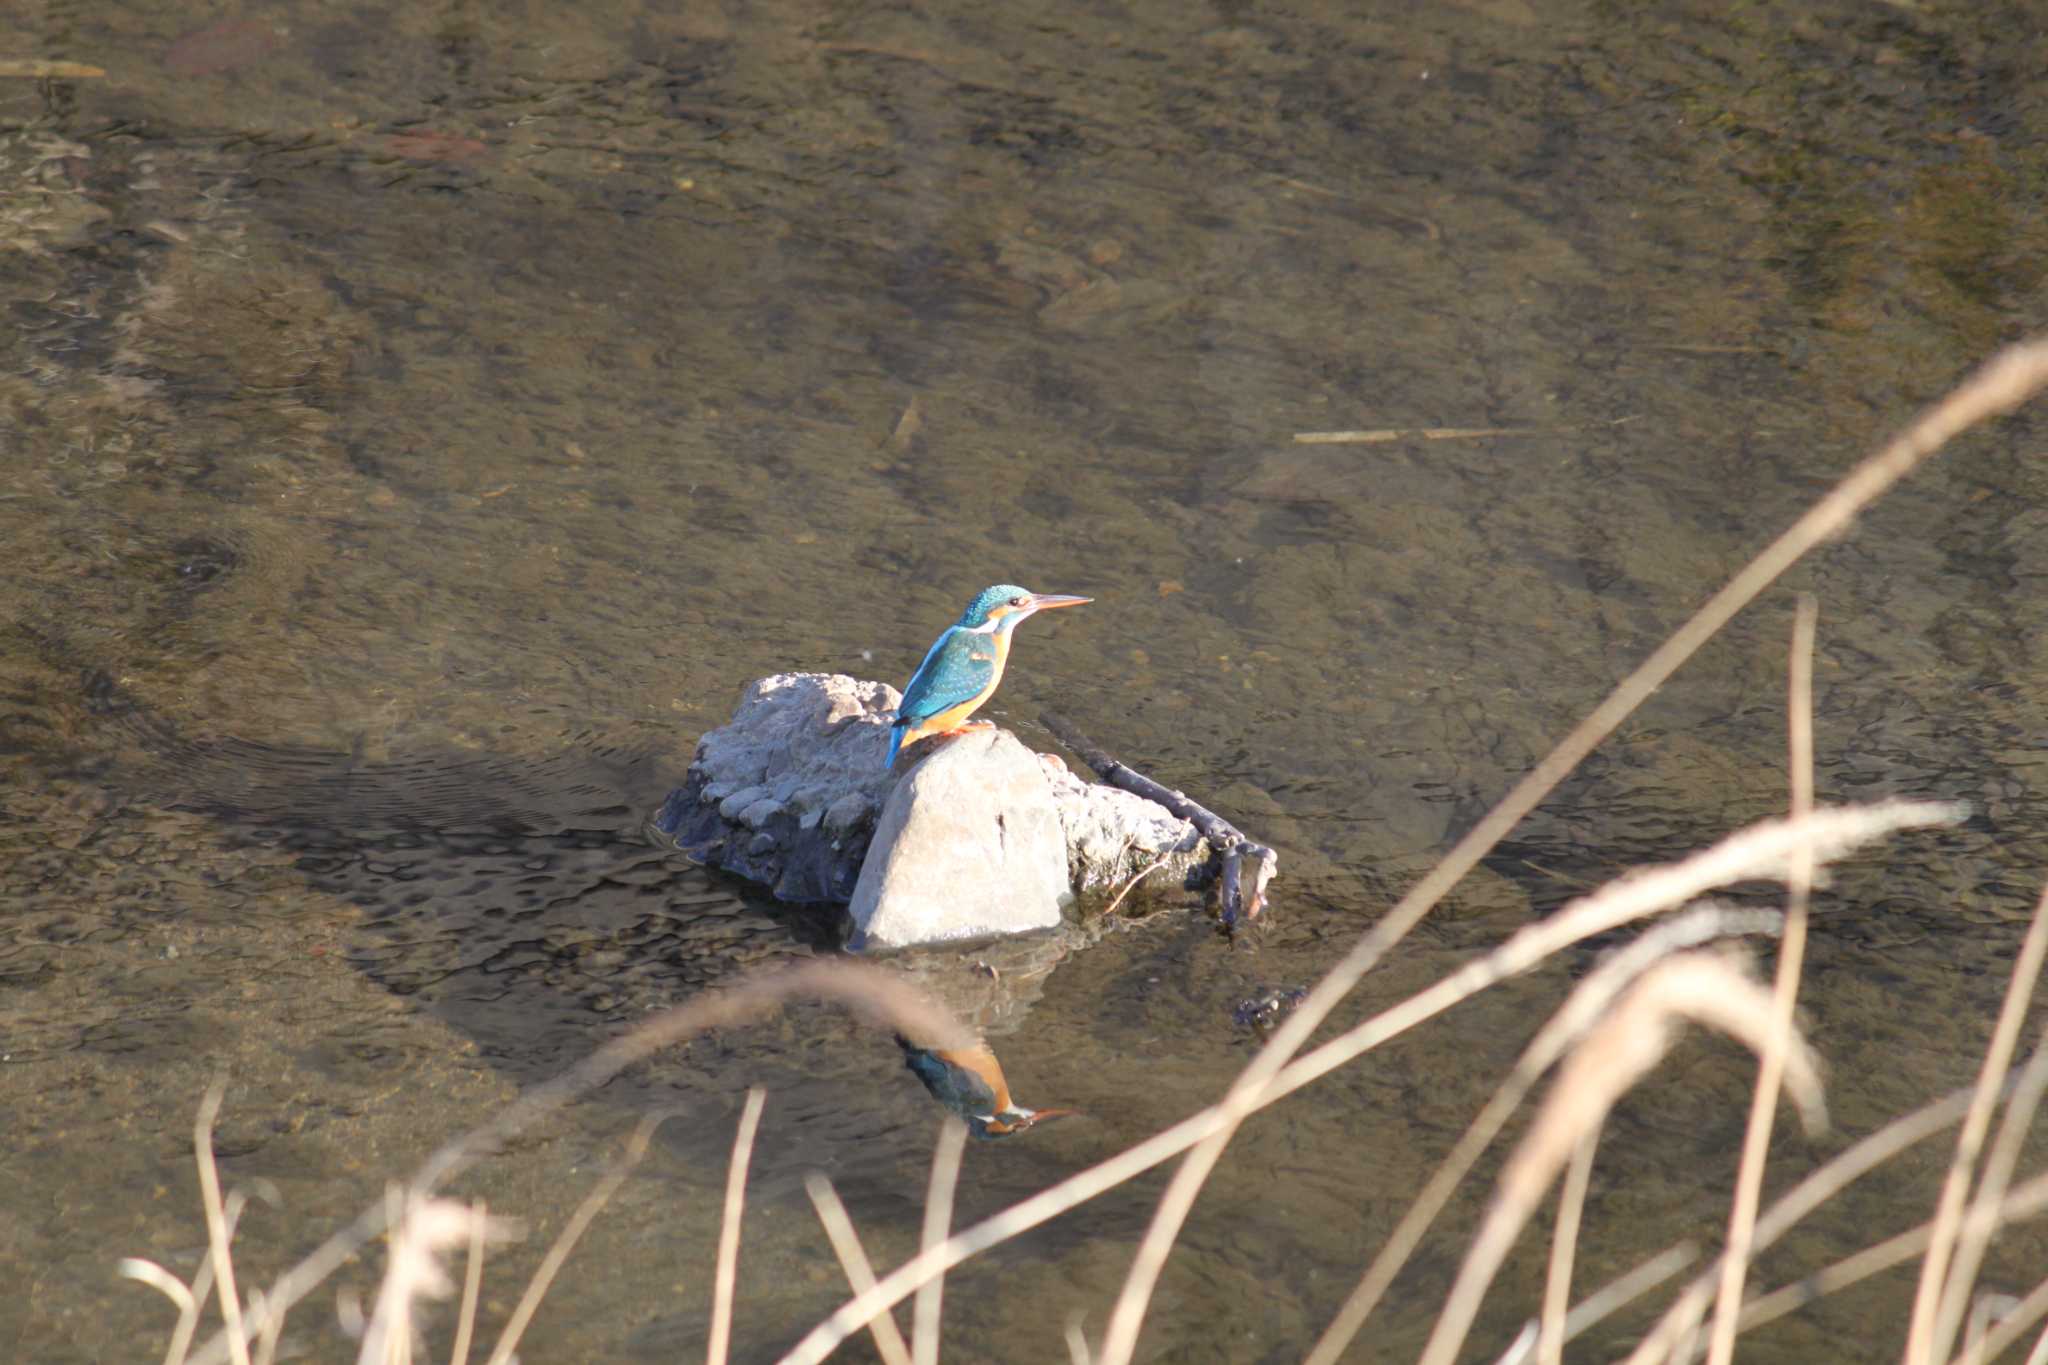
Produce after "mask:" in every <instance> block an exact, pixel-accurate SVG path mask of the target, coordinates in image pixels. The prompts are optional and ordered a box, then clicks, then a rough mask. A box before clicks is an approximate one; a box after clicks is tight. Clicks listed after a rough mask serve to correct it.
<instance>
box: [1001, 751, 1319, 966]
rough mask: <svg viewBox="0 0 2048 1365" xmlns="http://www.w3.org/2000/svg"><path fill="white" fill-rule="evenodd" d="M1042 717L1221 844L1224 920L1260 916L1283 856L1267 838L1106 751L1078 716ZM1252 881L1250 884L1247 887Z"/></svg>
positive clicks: (1109, 778)
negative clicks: (1258, 839)
mask: <svg viewBox="0 0 2048 1365" xmlns="http://www.w3.org/2000/svg"><path fill="white" fill-rule="evenodd" d="M1039 721H1040V722H1041V723H1042V724H1043V725H1044V726H1045V728H1046V729H1048V730H1050V731H1052V733H1053V738H1055V739H1057V740H1059V742H1060V743H1062V744H1064V745H1066V746H1067V747H1068V748H1069V749H1072V750H1073V751H1074V752H1075V753H1076V754H1078V755H1079V756H1080V759H1081V761H1082V762H1083V763H1086V764H1087V765H1088V766H1089V767H1091V768H1093V769H1095V773H1096V775H1097V776H1098V777H1100V778H1101V779H1102V780H1103V781H1104V782H1107V783H1108V784H1109V785H1110V786H1112V787H1117V788H1120V789H1122V790H1124V791H1127V792H1129V793H1131V794H1132V795H1133V796H1142V797H1144V798H1145V799H1146V800H1147V801H1153V802H1157V803H1158V804H1159V805H1162V806H1164V807H1166V809H1167V810H1169V811H1171V812H1172V813H1173V814H1175V815H1177V816H1179V817H1180V818H1181V819H1183V820H1185V821H1187V822H1188V823H1189V824H1191V825H1193V826H1194V827H1195V830H1196V832H1197V833H1199V834H1200V835H1201V836H1202V837H1203V838H1204V839H1207V840H1208V841H1209V847H1210V848H1212V849H1214V850H1216V853H1217V855H1218V856H1219V857H1220V858H1221V859H1222V861H1223V867H1222V873H1221V878H1220V881H1219V886H1220V888H1221V889H1220V894H1219V900H1220V902H1221V904H1222V907H1223V923H1224V924H1225V925H1228V926H1232V927H1234V926H1235V925H1236V924H1237V921H1238V918H1239V917H1240V916H1242V917H1243V918H1245V919H1257V918H1258V917H1259V914H1260V912H1261V911H1263V910H1264V909H1265V908H1266V883H1268V882H1270V881H1272V880H1273V875H1274V873H1276V872H1278V871H1279V870H1280V859H1279V857H1278V855H1276V854H1275V853H1274V852H1273V850H1272V849H1270V848H1267V847H1266V846H1265V845H1264V844H1259V843H1254V842H1252V841H1251V840H1250V839H1248V838H1246V837H1245V833H1244V831H1243V830H1241V829H1239V828H1238V827H1237V826H1236V825H1233V824H1231V823H1230V822H1229V821H1228V820H1226V819H1224V818H1223V817H1222V816H1220V815H1218V814H1217V813H1216V812H1215V811H1212V810H1210V809H1209V808H1208V807H1207V806H1204V805H1202V804H1201V803H1200V802H1198V801H1196V800H1194V799H1193V798H1192V797H1190V796H1189V795H1188V794H1187V793H1186V792H1183V791H1176V790H1175V789H1173V788H1172V787H1169V786H1166V785H1165V784H1164V783H1161V782H1156V781H1154V780H1153V779H1151V778H1149V777H1147V776H1145V774H1143V773H1141V772H1139V771H1138V770H1137V769H1135V768H1133V767H1131V766H1130V765H1129V764H1126V763H1120V762H1118V761H1117V760H1116V759H1114V758H1112V757H1110V756H1109V754H1108V753H1107V752H1105V751H1104V750H1102V749H1099V748H1097V747H1096V746H1095V745H1094V744H1093V743H1092V742H1090V740H1089V739H1088V737H1087V736H1086V735H1083V734H1082V733H1081V732H1080V731H1079V730H1077V729H1075V728H1074V725H1073V722H1072V721H1069V720H1068V719H1067V718H1066V717H1064V716H1061V715H1058V714H1056V713H1055V712H1051V711H1045V712H1041V713H1040V715H1039ZM1248 858H1249V859H1251V860H1252V862H1253V864H1254V868H1253V871H1252V873H1251V875H1250V876H1249V877H1247V876H1246V875H1245V873H1244V871H1243V864H1244V861H1245V860H1246V859H1248ZM1247 883H1249V886H1250V889H1249V890H1247V889H1246V885H1247Z"/></svg>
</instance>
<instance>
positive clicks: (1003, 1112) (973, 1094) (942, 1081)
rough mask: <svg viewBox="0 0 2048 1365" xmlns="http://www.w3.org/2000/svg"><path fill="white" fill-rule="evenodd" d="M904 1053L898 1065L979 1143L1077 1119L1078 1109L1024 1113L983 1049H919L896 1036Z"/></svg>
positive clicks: (993, 1057) (992, 1057) (993, 1059)
mask: <svg viewBox="0 0 2048 1365" xmlns="http://www.w3.org/2000/svg"><path fill="white" fill-rule="evenodd" d="M896 1045H897V1046H898V1047H900V1048H902V1049H903V1065H905V1066H907V1067H909V1068H910V1070H911V1072H912V1074H914V1075H915V1076H916V1077H917V1078H918V1079H919V1080H921V1081H923V1082H924V1088H925V1089H927V1090H929V1091H931V1092H932V1098H933V1099H935V1100H937V1101H938V1102H939V1103H940V1104H943V1105H944V1106H946V1108H948V1109H950V1110H952V1111H953V1112H954V1113H956V1114H958V1115H959V1116H960V1117H961V1118H963V1119H965V1120H967V1131H968V1132H970V1133H972V1134H973V1135H974V1136H976V1137H978V1138H999V1137H1008V1136H1010V1135H1011V1134H1012V1133H1021V1132H1023V1131H1024V1130H1025V1129H1026V1128H1029V1127H1031V1126H1032V1125H1033V1124H1038V1123H1044V1122H1045V1121H1046V1120H1048V1119H1057V1118H1065V1117H1067V1116H1068V1115H1070V1114H1077V1113H1079V1112H1080V1111H1079V1110H1077V1109H1026V1108H1025V1107H1024V1106H1023V1105H1021V1104H1017V1103H1015V1102H1013V1101H1012V1100H1011V1099H1010V1086H1009V1083H1008V1082H1007V1081H1005V1080H1004V1079H1003V1068H1002V1064H1001V1063H999V1062H997V1061H996V1054H995V1053H993V1052H990V1051H989V1050H988V1048H987V1046H985V1045H983V1044H980V1043H977V1044H975V1045H974V1046H973V1047H966V1048H923V1047H919V1046H917V1044H915V1043H913V1042H911V1041H910V1040H909V1039H908V1038H905V1037H904V1036H903V1035H902V1034H900V1033H899V1034H897V1035H896Z"/></svg>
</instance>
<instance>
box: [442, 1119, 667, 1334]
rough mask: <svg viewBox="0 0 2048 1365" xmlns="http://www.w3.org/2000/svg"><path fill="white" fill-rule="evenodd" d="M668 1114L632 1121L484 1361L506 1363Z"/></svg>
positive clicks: (529, 1283) (536, 1272) (545, 1257)
mask: <svg viewBox="0 0 2048 1365" xmlns="http://www.w3.org/2000/svg"><path fill="white" fill-rule="evenodd" d="M668 1117H669V1116H668V1115H667V1114H650V1115H649V1116H648V1117H646V1118H644V1119H642V1120H640V1122H639V1123H638V1124H636V1125H634V1128H633V1135H632V1136H631V1137H629V1138H627V1139H626V1150H625V1151H623V1152H621V1153H620V1154H619V1159H618V1161H616V1162H615V1163H613V1165H612V1168H611V1170H609V1171H607V1172H605V1176H604V1179H602V1180H600V1181H598V1182H597V1184H596V1186H595V1187H593V1188H592V1189H591V1191H590V1193H589V1194H587V1195H585V1196H584V1199H583V1202H582V1203H581V1204H578V1205H577V1206H576V1212H574V1213H572V1214H570V1215H569V1221H568V1222H567V1223H566V1224H564V1225H563V1227H562V1232H561V1235H560V1236H559V1237H557V1238H555V1244H554V1245H553V1246H551V1247H549V1248H548V1254H547V1255H545V1256H543V1257H541V1261H540V1268H539V1269H537V1270H535V1271H534V1272H533V1278H532V1279H531V1280H529V1281H527V1284H526V1292H525V1293H523V1294H521V1295H520V1296H519V1302H518V1304H517V1305H515V1306H514V1307H513V1309H512V1316H511V1317H510V1318H508V1319H506V1322H505V1329H504V1331H502V1332H500V1333H499V1334H498V1344H497V1345H496V1346H494V1347H492V1348H491V1354H490V1356H489V1357H488V1358H487V1360H486V1363H485V1365H508V1362H509V1361H511V1359H512V1353H513V1352H514V1351H515V1350H517V1349H518V1347H519V1338H520V1337H522V1336H524V1335H525V1334H526V1328H527V1325H528V1324H529V1323H531V1322H532V1321H533V1315H534V1312H535V1310H537V1309H538V1308H539V1307H540V1301H541V1300H542V1299H543V1298H545V1297H546V1295H547V1292H548V1287H549V1286H550V1285H552V1284H554V1282H555V1276H556V1275H557V1274H559V1273H561V1269H562V1262H564V1261H566V1260H568V1259H569V1253H570V1252H572V1251H574V1250H575V1249H576V1243H577V1242H579V1241H581V1240H582V1238H583V1233H584V1231H585V1230H586V1229H588V1228H589V1226H590V1224H591V1220H592V1219H594V1218H596V1217H597V1215H598V1214H600V1213H602V1212H603V1211H604V1206H605V1205H606V1204H609V1203H610V1202H611V1199H612V1196H613V1195H615V1194H617V1193H618V1192H619V1186H621V1185H623V1184H625V1183H626V1177H627V1176H629V1175H631V1174H632V1173H633V1168H634V1167H635V1166H638V1165H639V1164H640V1159H641V1158H642V1157H644V1156H646V1155H647V1144H648V1143H649V1142H651V1141H652V1140H653V1139H654V1130H655V1129H657V1128H659V1127H661V1125H662V1121H663V1120H664V1119H666V1118H668ZM442 1202H444V1203H445V1202H447V1201H445V1200H444V1201H442Z"/></svg>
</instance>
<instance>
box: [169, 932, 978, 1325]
mask: <svg viewBox="0 0 2048 1365" xmlns="http://www.w3.org/2000/svg"><path fill="white" fill-rule="evenodd" d="M791 999H820V1000H830V1001H835V1002H837V1003H840V1004H843V1005H846V1006H848V1007H849V1008H851V1009H852V1010H853V1011H854V1012H855V1013H856V1014H859V1015H861V1016H863V1017H865V1018H867V1019H870V1020H872V1021H873V1022H875V1023H876V1024H877V1025H879V1026H880V1027H882V1028H886V1029H891V1030H894V1031H895V1032H899V1033H904V1034H907V1035H910V1036H913V1037H919V1038H930V1039H932V1040H933V1042H934V1043H935V1044H937V1045H939V1046H948V1047H950V1046H964V1045H966V1044H967V1043H969V1042H971V1041H972V1039H973V1034H972V1033H971V1032H970V1031H969V1030H967V1029H966V1028H964V1027H962V1026H961V1024H960V1023H959V1022H958V1021H957V1020H955V1019H954V1018H953V1017H952V1015H950V1014H948V1013H947V1012H946V1011H945V1010H944V1009H943V1008H941V1007H940V1006H938V1005H936V1004H934V1003H933V1002H932V1001H931V1000H930V999H928V998H927V997H926V996H924V995H923V994H922V993H920V992H918V991H917V990H915V989H913V988H912V987H910V986H909V985H907V984H905V983H904V982H903V980H902V979H901V978H900V977H899V976H897V975H896V974H895V973H893V972H891V971H889V970H888V969H886V968H882V967H876V966H873V965H870V964H867V963H860V962H844V961H834V962H813V963H806V964H804V965H802V966H799V967H792V968H786V969H783V970H778V971H774V972H768V973H764V974H761V975H757V976H751V977H748V978H746V979H745V980H743V981H741V982H740V983H739V984H737V985H735V986H733V987H730V988H728V989H724V990H718V991H712V992H709V993H707V994H705V995H703V996H701V997H699V998H698V999H695V1000H692V1001H690V1002H689V1003H688V1004H685V1005H679V1006H677V1007H676V1008H674V1009H672V1010H667V1011H664V1012H663V1013H661V1014H658V1015H656V1016H654V1017H653V1018H652V1019H650V1020H648V1021H647V1022H645V1023H643V1024H641V1025H640V1026H639V1027H637V1028H635V1029H633V1030H632V1031H631V1032H629V1033H626V1034H623V1035H621V1036H620V1037H618V1038H615V1039H613V1040H612V1041H611V1042H609V1043H607V1044H605V1046H603V1047H601V1048H599V1049H598V1050H597V1051H596V1052H594V1053H592V1054H591V1055H590V1056H588V1057H586V1058H584V1059H583V1060H582V1061H581V1062H579V1063H577V1064H576V1065H575V1066H573V1067H571V1068H570V1069H569V1070H567V1071H565V1072H563V1073H562V1074H561V1075H560V1076H557V1077H556V1078H555V1079H554V1080H552V1081H549V1082H547V1083H546V1084H544V1085H539V1086H535V1087H534V1088H533V1089H531V1090H529V1091H527V1092H526V1093H525V1094H523V1095H521V1096H520V1097H519V1098H518V1099H517V1100H514V1101H513V1102H512V1103H511V1104H509V1105H507V1106H506V1107H505V1108H504V1109H502V1110H500V1111H499V1112H498V1114H497V1115H496V1116H495V1117H494V1118H492V1120H491V1121H490V1122H488V1123H486V1124H483V1125H482V1126H480V1127H477V1128H473V1129H471V1130H470V1131H469V1132H467V1133H463V1134H461V1135H460V1136H458V1137H455V1138H453V1139H451V1140H449V1141H448V1142H446V1143H444V1144H443V1145H442V1146H441V1147H440V1148H439V1149H437V1150H436V1151H435V1152H434V1153H433V1154H432V1155H430V1156H429V1157H428V1158H427V1159H426V1161H425V1162H423V1163H421V1165H420V1167H419V1169H418V1170H417V1171H415V1172H414V1173H413V1177H412V1183H411V1186H410V1188H411V1189H412V1191H413V1192H414V1193H415V1194H420V1195H423V1194H426V1193H429V1192H431V1191H432V1190H434V1189H437V1188H439V1186H440V1185H441V1184H442V1183H443V1182H445V1181H447V1180H450V1179H452V1178H453V1177H454V1176H456V1175H458V1174H460V1173H461V1172H462V1171H464V1170H467V1169H468V1168H469V1167H470V1166H471V1165H472V1164H474V1163H475V1161H476V1160H477V1159H478V1157H479V1156H480V1155H481V1154H482V1153H483V1152H485V1151H487V1150H490V1149H492V1148H494V1147H495V1146H496V1145H497V1144H499V1143H502V1142H503V1141H505V1140H506V1139H507V1138H509V1137H511V1136H512V1135H513V1134H515V1133H518V1132H520V1131H522V1130H524V1129H525V1128H526V1127H527V1126H528V1125H529V1124H531V1123H534V1122H536V1121H537V1120H539V1119H541V1118H542V1117H544V1116H546V1115H547V1114H550V1113H553V1112H554V1111H555V1110H556V1109H559V1108H561V1107H562V1106H563V1105H564V1104H567V1103H568V1102H569V1101H570V1100H571V1099H573V1098H574V1097H576V1096H577V1095H580V1094H583V1093H584V1092H585V1091H588V1090H592V1089H594V1088H596V1087H597V1086H600V1085H602V1084H604V1082H606V1081H608V1080H610V1079H611V1078H612V1077H613V1076H616V1075H618V1074H619V1072H621V1071H623V1070H625V1069H626V1068H627V1067H629V1066H631V1065H633V1064H634V1063H635V1062H639V1061H643V1060H645V1059H646V1058H647V1057H649V1056H651V1055H653V1054H654V1053H656V1052H659V1051H661V1050H662V1049H663V1048H666V1047H669V1046H672V1045H673V1044H675V1043H677V1042H680V1041H681V1040H683V1039H685V1038H688V1037H691V1036H692V1035H694V1034H697V1033H700V1032H702V1031H703V1030H705V1029H708V1028H721V1027H727V1026H731V1025H736V1024H740V1023H744V1022H747V1021H749V1020H752V1019H755V1018H759V1017H760V1016H762V1015H764V1014H767V1013H769V1012H771V1011H772V1010H774V1009H775V1008H777V1007H778V1006H780V1005H781V1004H782V1003H783V1002H784V1001H786V1000H791ZM387 1226H389V1213H388V1211H387V1210H386V1208H385V1205H384V1203H383V1201H381V1200H380V1201H378V1202H377V1203H375V1204H372V1205H371V1206H370V1207H368V1208H366V1209H364V1210H363V1212H362V1213H360V1214H358V1215H357V1217H356V1220H355V1222H353V1223H351V1224H349V1225H348V1226H347V1227H345V1228H343V1229H341V1230H340V1231H338V1232H336V1233H334V1234H333V1235H332V1236H330V1237H329V1238H328V1239H327V1240H326V1241H325V1242H322V1243H321V1244H320V1245H319V1246H318V1247H316V1248H315V1249H314V1250H313V1251H312V1252H311V1253H310V1254H309V1255H307V1256H306V1257H304V1258H303V1259H302V1260H300V1261H299V1263H298V1264H297V1265H294V1266H293V1267H292V1268H291V1269H290V1270H288V1271H286V1272H285V1273H284V1274H283V1275H281V1276H279V1277H278V1279H277V1280H276V1282H275V1283H273V1284H272V1285H271V1288H270V1293H269V1295H268V1296H267V1298H266V1300H265V1303H266V1310H267V1311H266V1316H269V1317H281V1316H282V1315H283V1313H284V1312H285V1311H286V1310H288V1309H289V1308H290V1307H291V1306H292V1305H294V1304H296V1303H297V1302H298V1301H299V1300H300V1299H302V1298H304V1297H305V1296H306V1295H307V1294H309V1293H311V1292H312V1290H313V1288H314V1287H315V1286H316V1285H318V1284H320V1283H321V1282H322V1281H324V1280H325V1279H326V1278H327V1277H328V1276H329V1275H332V1274H333V1273H334V1272H335V1270H337V1269H338V1268H339V1267H340V1266H341V1265H342V1264H343V1263H344V1262H345V1261H346V1260H347V1259H348V1258H349V1257H350V1256H353V1255H354V1254H355V1253H356V1252H357V1251H359V1250H361V1249H362V1248H363V1247H364V1246H366V1245H368V1244H369V1243H370V1242H371V1241H372V1240H373V1239H375V1238H376V1237H377V1236H378V1235H379V1234H381V1233H382V1232H383V1231H384V1229H385V1228H386V1227H387ZM230 1338H237V1340H238V1341H240V1340H246V1338H245V1337H241V1336H240V1333H239V1332H222V1333H220V1334H219V1335H218V1336H216V1337H215V1338H214V1339H213V1340H212V1341H209V1342H208V1343H207V1345H206V1347H205V1348H204V1349H203V1350H202V1351H201V1352H200V1353H199V1355H198V1356H197V1362H198V1365H220V1362H222V1361H224V1360H227V1359H230V1358H231V1357H232V1356H234V1353H235V1352H236V1350H237V1349H240V1348H239V1347H238V1345H237V1344H236V1342H231V1341H230Z"/></svg>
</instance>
